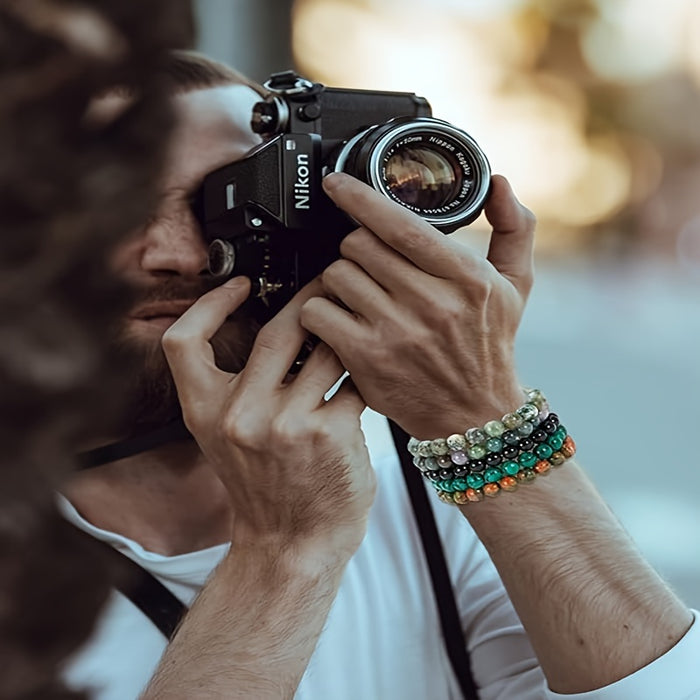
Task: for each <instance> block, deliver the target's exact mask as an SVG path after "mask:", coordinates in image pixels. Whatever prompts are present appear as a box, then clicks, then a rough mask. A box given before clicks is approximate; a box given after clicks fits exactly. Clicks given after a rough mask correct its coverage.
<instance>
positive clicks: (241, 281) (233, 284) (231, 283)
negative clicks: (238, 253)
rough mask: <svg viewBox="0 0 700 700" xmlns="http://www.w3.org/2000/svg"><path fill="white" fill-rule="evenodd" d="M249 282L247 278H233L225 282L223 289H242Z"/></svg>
mask: <svg viewBox="0 0 700 700" xmlns="http://www.w3.org/2000/svg"><path fill="white" fill-rule="evenodd" d="M247 282H248V278H247V277H232V278H231V279H230V280H228V281H227V282H224V284H222V285H221V286H222V287H226V289H240V288H241V287H244V286H245V285H246V284H247Z"/></svg>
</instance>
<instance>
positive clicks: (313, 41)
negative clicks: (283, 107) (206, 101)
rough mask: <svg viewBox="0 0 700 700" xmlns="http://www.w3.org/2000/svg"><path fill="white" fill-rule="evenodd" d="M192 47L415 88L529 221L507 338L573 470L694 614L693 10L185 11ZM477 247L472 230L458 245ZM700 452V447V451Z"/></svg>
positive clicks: (569, 3)
mask: <svg viewBox="0 0 700 700" xmlns="http://www.w3.org/2000/svg"><path fill="white" fill-rule="evenodd" d="M196 9H197V15H198V22H199V40H198V41H199V49H200V50H202V51H204V52H205V53H207V54H209V55H211V56H214V57H216V58H219V59H221V60H224V61H226V62H228V63H231V64H232V65H234V66H235V67H237V68H239V69H240V70H242V71H243V72H245V73H247V74H248V75H250V76H251V77H253V78H255V79H257V80H259V81H261V82H262V81H264V80H265V79H266V77H267V76H268V75H269V73H270V72H272V71H276V70H284V69H286V68H291V67H294V68H296V69H297V70H298V71H300V72H301V73H302V74H303V75H304V76H305V77H307V78H310V79H312V80H318V81H320V82H323V83H326V84H328V85H332V86H339V87H354V88H367V89H381V90H402V91H411V92H416V93H418V94H419V95H422V96H424V97H426V98H428V100H429V101H430V103H431V105H432V107H433V113H434V115H435V116H436V117H439V118H442V119H446V120H448V121H450V122H452V123H454V124H455V125H457V126H459V127H461V128H463V129H464V130H466V131H468V132H469V133H470V134H471V135H472V136H473V137H474V138H475V139H476V141H477V142H478V143H479V144H480V145H481V147H482V148H483V150H484V151H485V152H486V154H487V156H488V157H489V160H490V161H491V165H492V167H493V170H494V172H499V173H502V174H504V175H506V176H507V177H508V178H509V179H510V181H511V183H512V184H513V187H514V189H515V190H516V192H517V193H518V196H519V197H520V199H521V200H522V201H523V202H524V203H525V204H526V205H527V206H528V207H530V209H532V210H533V211H534V212H535V213H536V215H537V217H538V220H539V225H538V234H537V248H536V264H537V281H536V285H535V289H534V291H533V294H532V297H531V301H530V304H529V306H528V309H527V312H526V315H525V319H524V321H523V325H522V329H521V331H520V335H519V338H518V362H519V368H520V373H521V378H522V380H523V382H524V383H526V384H529V385H531V386H537V387H540V388H541V389H542V390H543V391H544V392H545V394H546V395H547V396H548V397H549V398H550V402H551V403H552V406H553V408H554V409H555V410H556V411H557V412H558V413H559V414H560V416H561V417H562V419H563V421H564V423H565V424H566V425H567V427H568V428H569V430H570V431H571V433H572V434H573V435H574V437H575V438H576V440H577V443H578V445H579V460H580V462H581V463H582V464H583V465H584V467H585V468H586V469H587V470H588V472H589V473H590V474H591V476H592V478H593V479H594V481H595V482H596V484H597V485H598V487H599V488H600V490H601V491H602V493H603V494H604V496H605V497H606V499H607V500H608V502H609V503H610V504H611V506H612V508H613V510H614V511H615V512H616V513H617V514H618V516H619V517H620V519H621V520H622V522H623V523H624V525H625V526H626V527H627V529H628V530H629V531H630V533H631V535H632V536H633V537H634V539H635V540H636V542H637V543H638V545H639V547H640V548H641V550H642V551H643V552H644V554H645V555H646V556H647V557H648V558H649V559H650V560H651V561H652V563H653V564H654V565H655V566H656V567H657V569H658V570H660V571H661V573H662V574H663V575H664V576H665V578H666V579H667V580H668V581H669V583H670V584H671V585H672V586H673V587H674V588H675V589H676V590H677V591H678V592H679V593H680V594H681V595H682V596H683V597H684V598H685V600H686V601H687V602H688V603H690V604H691V605H693V606H694V607H696V608H700V544H698V540H696V535H697V534H699V533H700V454H698V453H699V450H698V446H696V442H695V440H696V437H697V435H698V434H699V433H700V396H698V394H699V393H700V357H699V356H698V355H699V353H698V348H699V347H700V3H698V2H697V0H665V2H663V3H658V2H652V0H400V1H399V0H296V1H295V2H293V1H292V0H199V1H198V2H197V3H196ZM453 235H455V236H459V237H460V238H461V239H462V240H464V241H465V242H466V243H468V244H469V245H473V246H475V247H477V248H479V249H480V250H484V249H485V245H486V242H487V235H488V229H487V226H486V224H485V221H484V220H483V219H479V220H478V221H477V222H476V223H474V224H472V225H471V226H470V227H468V228H467V229H463V230H461V231H458V232H457V233H455V234H453ZM698 444H699V445H700V441H698Z"/></svg>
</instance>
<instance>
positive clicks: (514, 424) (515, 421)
mask: <svg viewBox="0 0 700 700" xmlns="http://www.w3.org/2000/svg"><path fill="white" fill-rule="evenodd" d="M501 422H502V423H503V425H505V427H506V428H508V430H513V428H519V427H520V426H521V425H522V424H523V419H522V416H519V415H518V414H517V413H506V415H505V416H503V418H502V420H501Z"/></svg>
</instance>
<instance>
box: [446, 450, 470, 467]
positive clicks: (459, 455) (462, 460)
mask: <svg viewBox="0 0 700 700" xmlns="http://www.w3.org/2000/svg"><path fill="white" fill-rule="evenodd" d="M450 459H451V460H452V462H453V463H454V464H459V465H460V466H461V465H462V464H466V463H467V453H466V452H462V450H459V451H458V452H452V453H450Z"/></svg>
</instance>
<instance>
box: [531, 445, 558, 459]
mask: <svg viewBox="0 0 700 700" xmlns="http://www.w3.org/2000/svg"><path fill="white" fill-rule="evenodd" d="M553 453H554V450H553V449H552V448H551V447H550V446H549V445H547V444H546V443H542V444H541V445H537V447H535V454H536V455H537V456H538V457H539V458H540V459H549V458H550V457H551V456H552V454H553Z"/></svg>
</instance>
